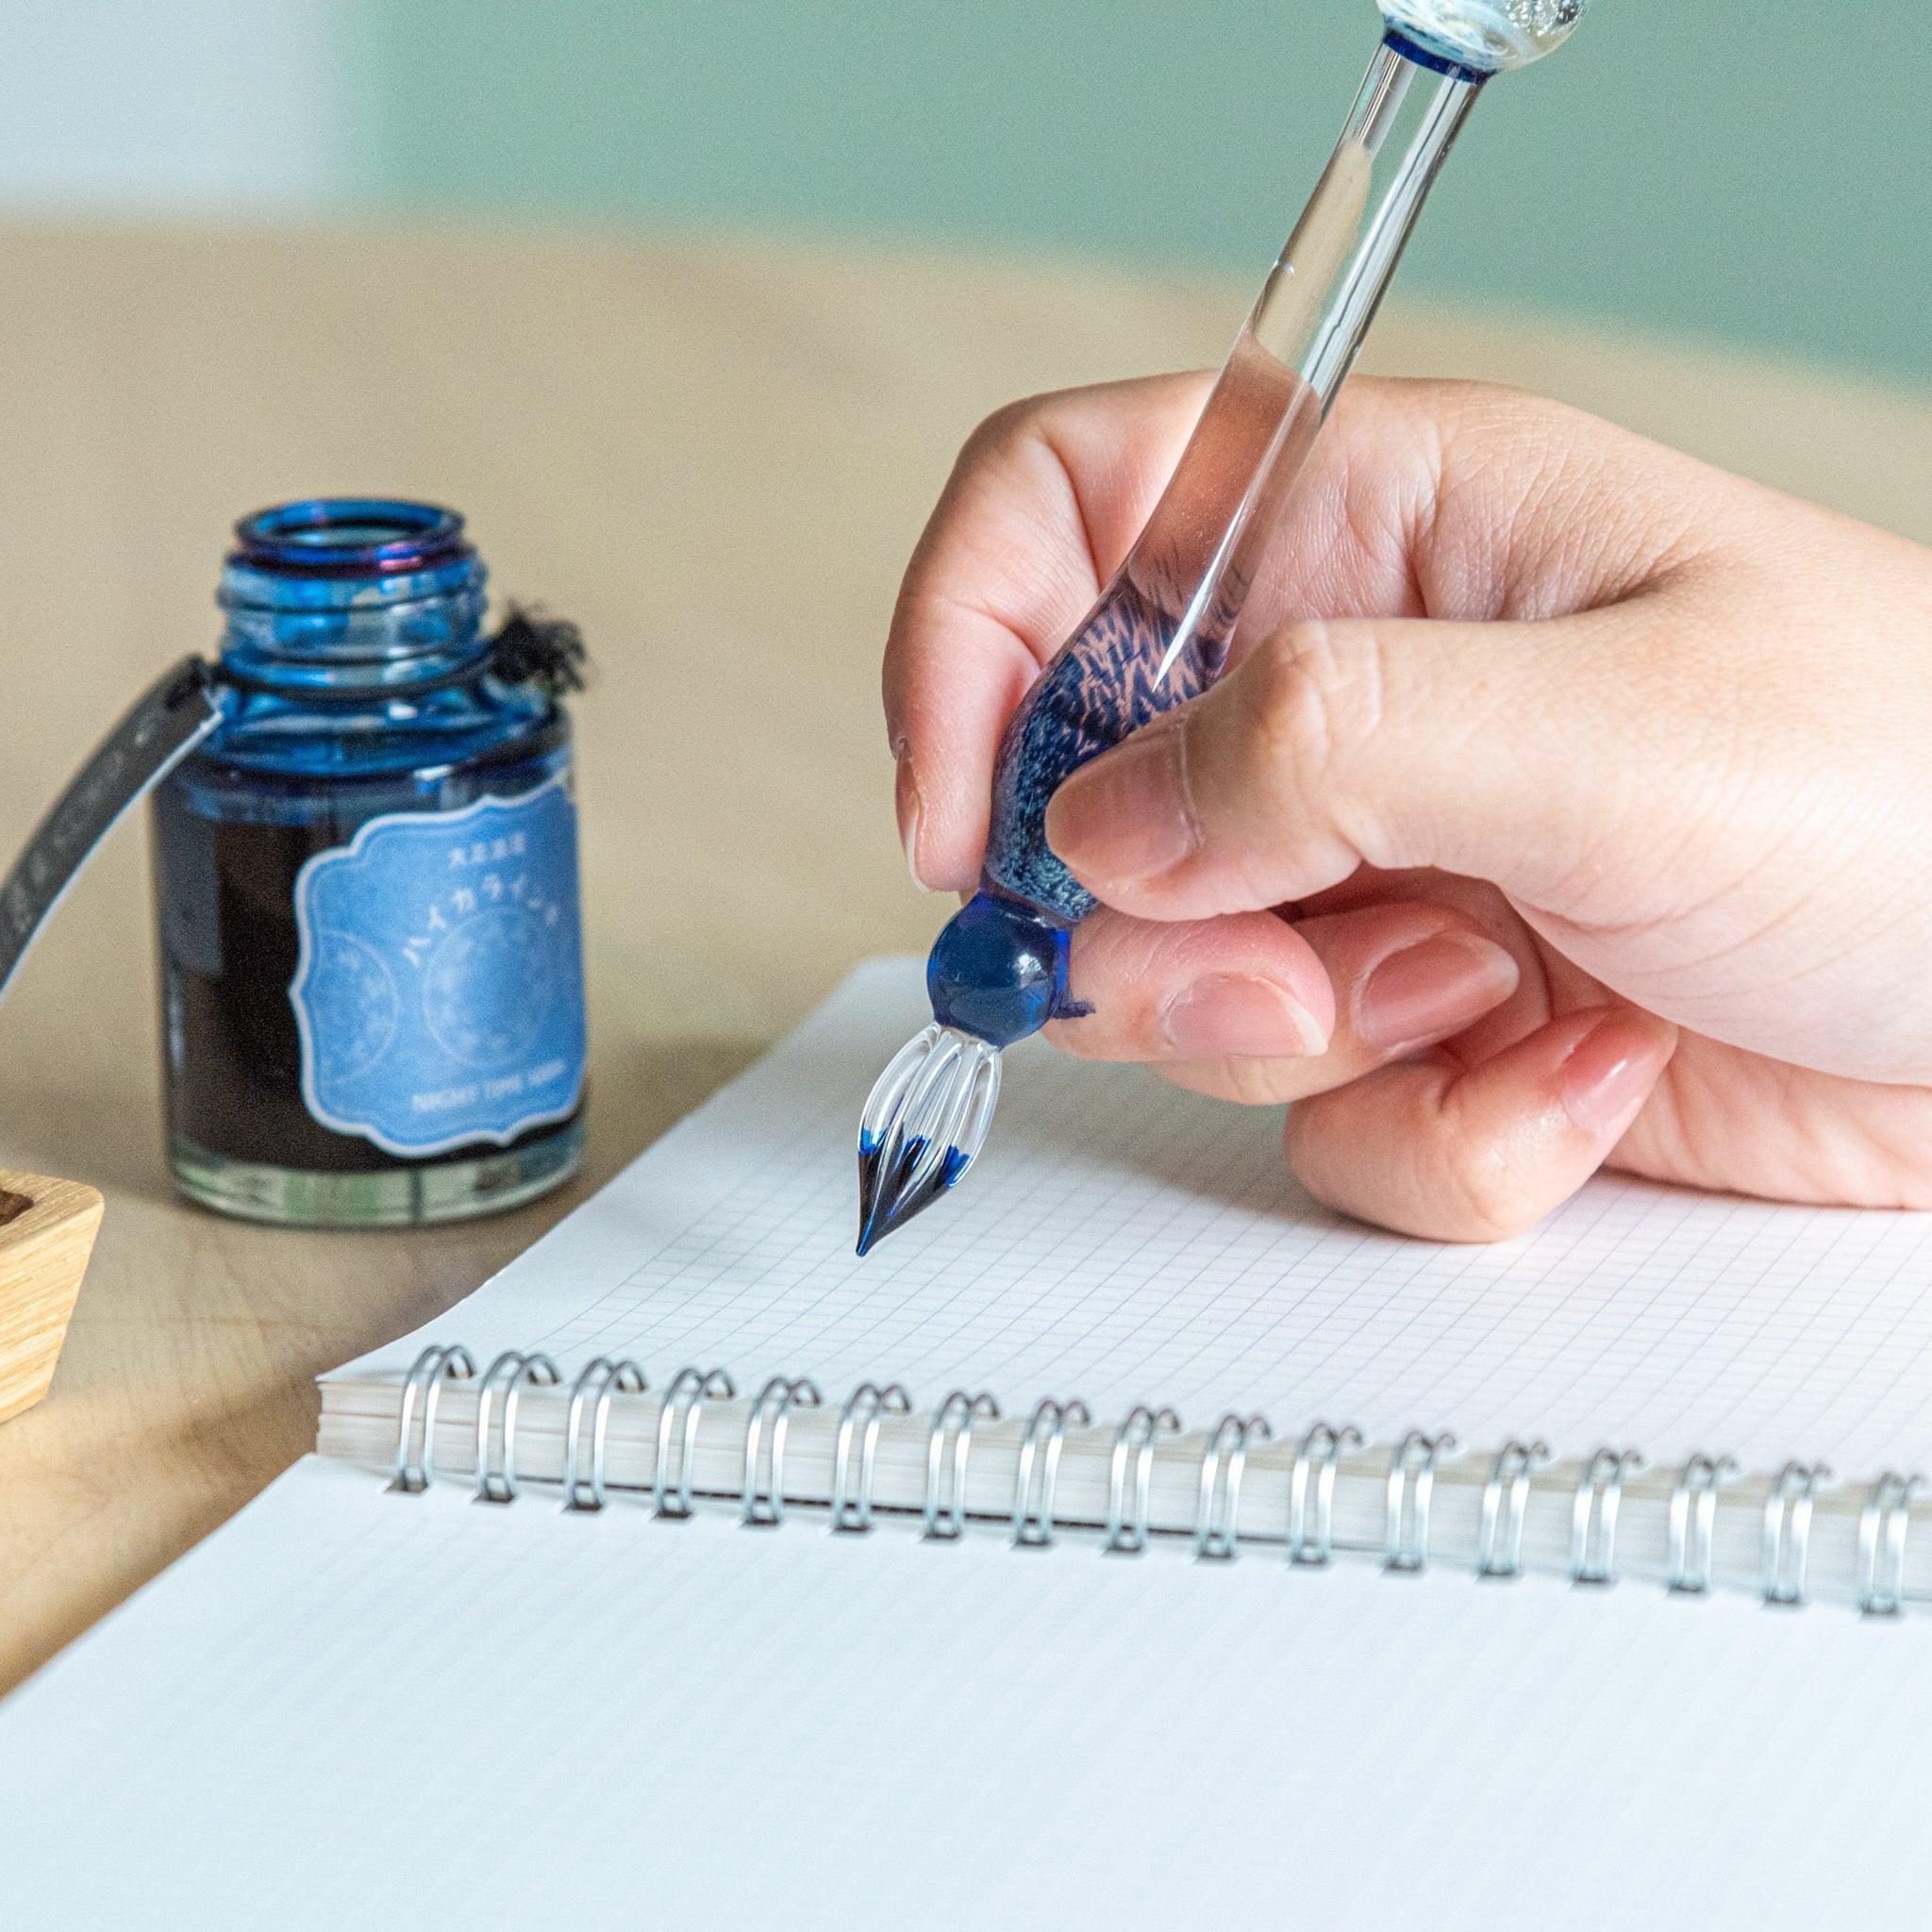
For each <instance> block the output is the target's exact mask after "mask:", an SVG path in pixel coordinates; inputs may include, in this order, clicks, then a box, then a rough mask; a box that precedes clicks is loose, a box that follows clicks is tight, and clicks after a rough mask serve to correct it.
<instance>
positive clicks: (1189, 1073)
mask: <svg viewBox="0 0 1932 1932" xmlns="http://www.w3.org/2000/svg"><path fill="white" fill-rule="evenodd" d="M1206 383H1207V379H1206V378H1205V377H1196V376H1175V377H1161V378H1157V379H1153V380H1149V381H1144V382H1136V383H1128V384H1121V385H1115V386H1110V387H1108V388H1103V389H1095V390H1086V391H1074V392H1070V393H1067V394H1064V395H1059V396H1052V397H1047V398H1043V399H1041V400H1038V401H1035V402H1030V403H1025V404H1021V405H1017V406H1015V407H1014V408H1011V409H1008V410H1005V411H1002V412H1001V413H1000V414H999V415H998V416H995V417H994V418H993V419H991V422H990V423H989V424H988V425H985V427H983V428H982V429H981V430H980V432H978V434H977V435H975V436H974V439H973V440H972V441H971V442H970V443H969V444H968V446H967V449H966V451H965V453H964V454H963V455H962V457H961V458H960V461H959V465H958V469H957V470H956V472H955V475H954V477H953V479H952V481H951V483H950V484H949V485H948V487H947V490H946V492H945V494H944V496H943V498H942V499H941V504H940V506H939V508H938V509H937V511H936V512H935V514H934V517H933V520H932V523H931V525H930V526H929V527H928V530H927V532H926V535H925V538H924V541H923V542H922V543H921V545H920V548H919V551H918V553H917V555H916V556H915V558H914V559H913V563H912V566H911V569H910V571H909V572H908V577H907V581H906V586H905V590H904V591H903V592H902V595H901V599H900V604H899V608H898V611H897V614H896V616H895V619H894V623H893V626H892V635H891V642H890V644H889V646H888V651H887V660H886V672H885V687H886V708H887V716H888V722H889V729H890V732H891V741H892V744H893V747H894V750H895V752H896V753H897V754H898V756H899V760H900V767H899V809H900V821H901V828H902V832H903V834H904V835H905V837H906V841H907V845H908V856H909V858H910V859H911V862H912V866H913V870H914V873H915V875H916V876H918V877H919V878H920V879H921V880H922V881H923V882H924V883H925V884H926V885H928V886H931V887H934V888H955V889H960V890H964V889H967V888H969V887H970V886H971V885H972V884H973V882H974V877H975V875H976V874H977V870H978V862H979V856H980V851H981V848H982V846H983V843H984V840H985V836H986V826H987V805H988V797H989V791H990V781H991V765H992V758H993V755H994V751H995V749H996V747H997V743H998V739H999V734H1000V731H1001V729H1002V727H1003V725H1004V724H1005V722H1006V719H1007V717H1008V715H1009V714H1010V712H1011V710H1012V708H1014V706H1015V705H1016V704H1017V703H1018V701H1019V698H1020V696H1021V695H1022V693H1023V692H1024V690H1025V688H1026V686H1027V684H1028V682H1029V681H1030V679H1031V677H1032V675H1034V673H1035V672H1036V671H1037V669H1038V667H1039V665H1040V664H1041V662H1042V661H1043V660H1044V658H1046V657H1047V656H1049V655H1050V654H1051V652H1052V651H1053V649H1054V648H1055V646H1056V645H1057V643H1058V641H1059V640H1060V639H1061V638H1062V637H1063V636H1065V635H1066V634H1067V633H1068V632H1069V631H1070V630H1071V629H1072V628H1073V627H1074V625H1075V624H1076V623H1077V622H1078V620H1079V618H1080V617H1081V615H1082V613H1083V611H1084V609H1085V608H1086V606H1087V605H1088V604H1090V603H1091V600H1092V598H1093V597H1094V595H1095V594H1096V593H1097V591H1098V589H1099V588H1100V585H1101V584H1102V582H1104V580H1105V577H1106V575H1107V574H1108V571H1110V570H1111V568H1112V566H1113V565H1114V564H1115V562H1117V560H1118V558H1119V557H1120V556H1121V554H1122V553H1123V552H1124V549H1125V547H1126V545H1127V544H1128V543H1129V542H1130V541H1132V539H1133V537H1134V535H1135V533H1136V532H1137V531H1138V530H1139V528H1140V527H1141V523H1142V521H1143V520H1144V518H1145V516H1146V514H1147V512H1148V510H1149V508H1150V507H1151V505H1152V502H1153V500H1154V497H1155V496H1156V495H1157V494H1158V491H1159V488H1160V486H1161V484H1162V483H1163V482H1164V481H1165V479H1166V477H1167V475H1168V474H1169V472H1170V470H1171V469H1172V466H1173V463H1174V457H1175V455H1176V454H1177V452H1178V450H1179V448H1180V445H1181V443H1182V442H1183V441H1184V440H1185V438H1186V436H1187V433H1188V430H1189V429H1190V427H1191V425H1192V424H1193V422H1194V419H1195V417H1196V416H1197V414H1198V412H1199V409H1200V405H1201V401H1202V397H1203V394H1204V391H1205V389H1206ZM1928 656H1932V555H1928V554H1927V553H1926V552H1925V551H1924V550H1923V549H1921V548H1919V547H1918V546H1916V545H1913V544H1911V543H1908V542H1907V541H1904V540H1902V539H1899V538H1896V537H1892V536H1889V535H1886V534H1884V533H1882V532H1879V531H1876V530H1874V529H1871V528H1868V527H1866V526H1864V525H1858V524H1857V523H1854V522H1852V521H1850V520H1849V519H1846V518H1843V517H1840V516H1838V515H1835V514H1833V513H1831V512H1829V511H1826V510H1823V509H1820V508H1815V507H1812V506H1810V505H1807V504H1804V503H1800V502H1797V501H1795V500H1793V499H1791V498H1789V497H1785V496H1782V495H1779V494H1777V493H1776V492H1774V491H1769V490H1766V489H1763V488H1761V487H1759V486H1757V485H1755V484H1751V483H1747V482H1744V481H1741V480H1740V479H1738V478H1735V477H1731V476H1727V475H1724V473H1722V472H1720V471H1716V470H1713V469H1711V468H1709V467H1707V465H1704V464H1701V463H1698V462H1696V461H1693V460H1692V459H1691V458H1687V457H1684V456H1681V455H1678V454H1676V453H1674V452H1673V451H1670V450H1667V449H1663V448H1661V447H1659V446H1657V445H1656V444H1653V443H1650V442H1647V441H1643V440H1642V439H1641V438H1638V437H1635V436H1632V435H1629V434H1627V433H1625V432H1624V431H1621V430H1618V429H1615V428H1613V427H1611V426H1610V425H1606V424H1603V423H1599V422H1596V421H1594V420H1593V419H1591V418H1589V417H1587V416H1584V415H1581V414H1579V413H1577V412H1575V411H1573V410H1569V409H1566V408H1560V407H1558V406H1557V405H1554V404H1549V403H1545V402H1541V401H1538V400H1535V399H1533V398H1529V397H1525V396H1521V395H1517V394H1513V393H1510V392H1506V391H1494V390H1487V389H1481V388H1474V387H1470V386H1466V385H1457V384H1438V383H1385V382H1373V381H1367V380H1358V381H1357V382H1356V383H1354V384H1352V385H1351V386H1350V387H1349V388H1348V389H1347V390H1346V391H1344V392H1343V395H1342V397H1341V402H1340V404H1339V405H1338V407H1337V409H1336V412H1335V416H1334V419H1333V420H1332V421H1331V423H1330V424H1329V425H1328V427H1327V429H1326V430H1325V431H1324V436H1323V438H1322V440H1321V441H1320V442H1319V443H1318V445H1317V447H1316V450H1315V452H1314V454H1313V456H1312V457H1311V458H1310V459H1309V464H1308V468H1307V472H1306V474H1305V475H1304V477H1303V479H1302V482H1301V484H1300V486H1299V487H1298V490H1297V491H1296V494H1295V497H1294V500H1293V503H1292V505H1291V508H1290V510H1289V512H1288V515H1287V517H1286V518H1285V520H1284V523H1283V525H1282V528H1281V531H1280V534H1279V538H1278V541H1276V542H1275V543H1274V546H1273V547H1272V549H1271V550H1270V552H1269V554H1268V557H1267V558H1266V561H1265V563H1264V566H1263V570H1262V574H1261V577H1260V580H1259V581H1258V582H1257V585H1256V587H1255V589H1254V591H1253V592H1252V594H1251V597H1250V601H1249V604H1248V607H1247V610H1246V614H1245V616H1244V619H1243V624H1242V630H1241V637H1240V639H1239V640H1238V642H1237V646H1236V652H1235V657H1234V659H1233V662H1232V663H1231V666H1230V668H1229V670H1228V672H1227V674H1226V675H1225V676H1224V679H1223V680H1222V682H1221V683H1220V684H1219V685H1218V686H1217V687H1216V688H1215V689H1214V690H1212V691H1209V692H1208V694H1206V695H1205V696H1203V697H1201V698H1199V699H1197V700H1195V701H1194V702H1193V703H1191V704H1190V705H1186V706H1184V707H1182V708H1179V709H1178V710H1176V711H1174V712H1173V713H1171V714H1169V715H1168V716H1166V717H1164V718H1162V719H1160V720H1158V721H1157V722H1156V723H1155V724H1151V725H1149V726H1147V727H1146V728H1144V729H1143V730H1141V731H1140V732H1138V733H1136V734H1135V735H1134V737H1133V738H1131V739H1129V740H1128V741H1126V742H1125V743H1124V744H1123V745H1122V746H1121V747H1120V748H1119V749H1117V750H1116V751H1114V752H1112V753H1109V754H1108V755H1107V756H1106V757H1104V758H1100V759H1098V760H1096V761H1095V762H1094V763H1093V764H1091V765H1090V766H1088V767H1087V768H1085V769H1084V770H1083V771H1082V772H1080V773H1078V774H1075V776H1074V778H1072V779H1070V780H1069V781H1068V782H1067V783H1066V784H1065V785H1064V786H1063V787H1062V788H1061V790H1060V791H1059V793H1058V796H1057V797H1056V799H1055V800H1054V803H1053V806H1052V808H1051V809H1050V812H1049V815H1048V819H1047V835H1048V838H1049V840H1050V841H1051V843H1052V844H1053V847H1054V849H1055V850H1056V851H1057V852H1058V854H1059V856H1060V857H1061V858H1063V859H1064V860H1065V861H1066V862H1067V864H1068V865H1069V866H1070V867H1071V868H1072V870H1073V871H1074V874H1076V875H1077V876H1078V877H1079V879H1080V880H1081V882H1082V883H1083V884H1084V885H1086V886H1087V887H1088V888H1089V890H1090V891H1092V892H1094V893H1095V895H1096V896H1097V897H1098V898H1099V899H1100V900H1101V901H1102V908H1101V909H1100V910H1099V911H1097V912H1095V913H1094V914H1093V915H1091V917H1090V918H1089V919H1088V920H1087V921H1086V922H1085V923H1084V924H1082V925H1081V926H1080V927H1079V928H1078V929H1077V931H1076V932H1075V934H1074V972H1073V984H1074V991H1075V992H1076V993H1077V994H1078V995H1079V996H1080V997H1081V998H1083V999H1085V1000H1088V1001H1090V1002H1091V1003H1092V1004H1093V1006H1094V1007H1095V1008H1096V1010H1095V1012H1094V1013H1093V1014H1092V1015H1091V1017H1090V1018H1086V1019H1082V1020H1077V1021H1069V1022H1060V1023H1057V1024H1056V1025H1055V1027H1054V1028H1053V1037H1054V1038H1055V1039H1056V1040H1057V1041H1058V1043H1059V1044H1060V1045H1061V1046H1063V1047H1065V1048H1067V1049H1068V1050H1069V1051H1072V1052H1074V1053H1079V1054H1085V1055H1091V1056H1096V1057H1102V1058H1122V1059H1138V1060H1147V1061H1150V1062H1152V1063H1154V1064H1156V1065H1157V1066H1158V1068H1159V1069H1160V1070H1161V1071H1162V1072H1164V1073H1165V1074H1167V1075H1168V1076H1169V1077H1171V1078H1173V1079H1175V1080H1177V1081H1178V1082H1180V1083H1181V1084H1183V1085H1186V1086H1190V1087H1193V1088H1196V1089H1199V1090H1201V1091H1207V1092H1210V1093H1214V1094H1219V1095H1222V1096H1224V1097H1225V1098H1228V1099H1230V1100H1238V1101H1246V1102H1270V1103H1272V1102H1281V1101H1291V1102H1293V1103H1295V1104H1294V1106H1293V1107H1292V1108H1291V1112H1290V1116H1289V1122H1288V1128H1287V1151H1288V1158H1289V1160H1290V1162H1291V1165H1292V1166H1293V1168H1294V1169H1295V1171H1296V1172H1297V1174H1299V1175H1300V1176H1301V1178H1302V1179H1303V1181H1304V1182H1305V1183H1306V1185H1307V1187H1308V1188H1309V1189H1310V1190H1311V1191H1313V1192H1314V1193H1315V1194H1316V1195H1318V1196H1319V1197H1321V1198H1322V1199H1324V1200H1325V1201H1328V1202H1330V1203H1332V1204H1333V1205H1335V1206H1337V1207H1339V1208H1344V1209H1347V1210H1348V1211H1351V1212H1353V1213H1357V1214H1359V1215H1362V1216H1364V1217H1365V1218H1368V1219H1370V1220H1374V1221H1377V1222H1381V1223H1384V1224H1388V1225H1391V1226H1394V1227H1399V1228H1403V1229H1407V1230H1409V1231H1412V1232H1415V1233H1420V1234H1424V1235H1430V1236H1435V1237H1441V1238H1451V1239H1489V1238H1493V1237H1496V1236H1500V1235H1507V1234H1509V1233H1513V1232H1515V1231H1517V1230H1518V1229H1520V1228H1522V1227H1524V1226H1525V1225H1527V1224H1529V1223H1530V1222H1532V1221H1534V1220H1535V1219H1537V1218H1538V1217H1540V1216H1541V1214H1543V1213H1544V1212H1546V1211H1547V1210H1548V1209H1549V1208H1552V1207H1554V1206H1555V1205H1556V1204H1557V1202H1558V1201H1560V1200H1561V1199H1563V1198H1564V1197H1565V1196H1566V1195H1568V1194H1569V1193H1570V1192H1571V1191H1574V1189H1575V1188H1576V1187H1578V1186H1579V1185H1580V1184H1581V1183H1582V1182H1583V1180H1584V1179H1586V1178H1587V1177H1588V1175H1589V1174H1591V1172H1593V1171H1594V1169H1595V1168H1596V1167H1597V1166H1598V1165H1599V1164H1601V1163H1603V1162H1604V1161H1606V1160H1607V1161H1609V1163H1610V1164H1612V1165H1614V1166H1617V1167H1620V1168H1624V1169H1625V1170H1628V1171H1631V1172H1636V1173H1641V1174H1653V1175H1657V1176H1658V1177H1661V1178H1666V1179H1672V1180H1680V1181H1686V1182H1691V1183H1694V1184H1697V1185H1700V1186H1706V1187H1716V1188H1729V1189H1736V1190H1740V1191H1747V1192H1753V1193H1760V1194H1768V1195H1772V1196H1777V1197H1785V1198H1792V1199H1803V1200H1820V1201H1841V1202H1856V1203H1871V1204H1882V1205H1897V1204H1906V1205H1914V1206H1924V1205H1932V971H1928V969H1932V837H1928V830H1932V677H1928V675H1927V668H1928V667H1927V658H1928Z"/></svg>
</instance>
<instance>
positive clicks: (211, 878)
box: [154, 499, 585, 1225]
mask: <svg viewBox="0 0 1932 1932" xmlns="http://www.w3.org/2000/svg"><path fill="white" fill-rule="evenodd" d="M485 575H486V573H485V570H484V566H483V563H482V561H481V559H480V558H478V557H477V555H476V553H475V550H474V549H473V548H472V547H471V545H470V543H469V541H467V539H466V536H465V534H464V527H463V522H462V519H461V518H460V517H458V516H457V515H455V514H454V513H453V512H451V511H449V510H445V509H441V508H437V507H435V506H433V505H427V504H419V503H408V502H396V501H386V500H365V499H327V500H322V501H316V502H308V503H296V504H290V505H286V506H284V507H282V508H276V509H271V510H265V511H263V512H261V513H260V514H258V515H256V516H252V517H248V518H246V519H244V520H243V521H242V523H240V524H239V525H236V547H235V549H234V551H233V552H232V554H231V555H230V556H229V558H227V561H226V564H225V568H224V570H223V572H222V578H221V591H220V602H221V606H222V608H223V609H224V611H225V614H226V626H225V635H224V638H223V643H222V651H221V660H220V664H219V666H218V668H217V670H216V672H215V687H216V694H217V700H218V703H219V706H220V709H221V718H220V722H219V724H216V726H215V727H214V729H213V732H212V735H211V736H208V738H206V739H205V740H203V741H202V742H201V743H200V744H199V745H198V746H197V747H196V748H195V749H194V750H193V751H192V753H190V755H189V756H187V757H186V758H183V759H182V761H181V762H180V763H179V764H178V765H176V766H175V769H174V770H173V772H172V773H171V774H169V775H168V776H167V777H166V778H165V779H164V780H163V781H162V783H161V784H160V785H159V787H158V790H157V791H156V792H155V794H154V857H155V891H156V905H157V914H158V923H159V931H160V964H161V1030H162V1058H163V1071H164V1081H165V1088H166V1113H167V1152H168V1161H169V1165H170V1167H171V1168H172V1170H173V1173H174V1175H175V1180H176V1182H177V1183H178V1184H179V1186H180V1187H181V1188H182V1189H183V1191H186V1192H187V1193H188V1194H190V1195H192V1196H193V1197H194V1198H195V1199H197V1200H200V1201H202V1202H204V1203H206V1204H207V1205H208V1206H209V1207H212V1208H221V1209H224V1210H225V1211H226V1212H229V1213H235V1214H242V1215H246V1216H250V1217H253V1218H256V1219H260V1220H265V1221H276V1222H294V1223H307V1224H329V1225H376V1224H396V1223H412V1222H425V1221H438V1220H444V1219H453V1218H456V1217H459V1216H463V1215H469V1214H476V1213H482V1212H486V1211H489V1210H491V1209H493V1208H505V1207H509V1206H512V1205H514V1204H515V1203H517V1202H520V1201H525V1200H527V1199H529V1198H530V1197H532V1196H533V1195H535V1194H538V1193H540V1192H541V1191H543V1190H545V1189H547V1188H550V1187H553V1186H555V1185H556V1184H557V1183H558V1182H559V1181H561V1180H563V1179H564V1178H565V1177H566V1176H568V1175H569V1174H571V1173H572V1172H573V1170H574V1169H575V1166H576V1164H577V1161H578V1158H579V1155H580V1151H581V1148H582V1142H583V1121H582V1106H583V1081H584V1066H585V1030H584V1001H583V965H582V947H581V939H580V933H579V917H578V901H577V851H576V808H575V799H574V796H573V792H572V789H571V735H570V723H569V718H568V715H567V713H566V711H565V708H564V706H563V703H562V693H563V691H564V690H565V689H567V688H569V687H570V686H571V685H573V684H574V683H575V676H574V675H573V670H574V661H575V656H577V655H579V654H578V653H576V651H575V643H574V634H570V633H568V632H567V627H557V626H550V627H545V626H540V625H535V624H533V623H532V622H531V621H529V620H527V619H524V618H521V617H514V616H513V617H512V619H511V622H510V624H509V625H506V626H505V628H504V629H503V630H502V631H501V632H499V633H498V634H496V635H495V636H493V637H492V636H489V635H486V634H485V632H484V630H483V627H482V619H483V614H484V604H485V593H484V585H485Z"/></svg>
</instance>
